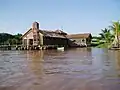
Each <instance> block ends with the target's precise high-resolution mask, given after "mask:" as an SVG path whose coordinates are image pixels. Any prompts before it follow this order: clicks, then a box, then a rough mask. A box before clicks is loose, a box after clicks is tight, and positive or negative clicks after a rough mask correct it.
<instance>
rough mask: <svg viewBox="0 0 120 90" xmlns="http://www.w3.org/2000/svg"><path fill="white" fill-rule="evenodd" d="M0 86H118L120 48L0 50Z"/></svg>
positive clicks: (66, 89)
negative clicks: (115, 49)
mask: <svg viewBox="0 0 120 90" xmlns="http://www.w3.org/2000/svg"><path fill="white" fill-rule="evenodd" d="M0 90H120V51H119V50H118V51H112V50H107V49H100V48H77V49H70V50H66V51H56V50H46V51H0Z"/></svg>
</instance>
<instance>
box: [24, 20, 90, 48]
mask: <svg viewBox="0 0 120 90" xmlns="http://www.w3.org/2000/svg"><path fill="white" fill-rule="evenodd" d="M91 37H92V36H91V34H90V33H89V34H88V33H86V34H72V35H68V34H67V33H66V32H64V31H62V30H42V29H41V28H40V26H39V23H38V22H34V23H33V24H32V28H30V29H29V30H28V31H27V32H26V33H25V34H24V35H23V36H22V46H23V47H25V48H27V49H32V48H41V47H45V48H47V47H69V46H70V47H75V46H79V47H81V46H90V44H91Z"/></svg>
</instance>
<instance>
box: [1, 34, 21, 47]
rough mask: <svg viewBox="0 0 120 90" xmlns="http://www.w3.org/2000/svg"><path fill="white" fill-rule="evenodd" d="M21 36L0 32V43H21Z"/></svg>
mask: <svg viewBox="0 0 120 90" xmlns="http://www.w3.org/2000/svg"><path fill="white" fill-rule="evenodd" d="M21 36H22V34H16V35H11V34H8V33H0V45H19V44H21Z"/></svg>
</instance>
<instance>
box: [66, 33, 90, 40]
mask: <svg viewBox="0 0 120 90" xmlns="http://www.w3.org/2000/svg"><path fill="white" fill-rule="evenodd" d="M88 37H92V36H91V33H83V34H70V35H67V38H75V39H77V38H88Z"/></svg>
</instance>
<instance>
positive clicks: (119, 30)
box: [109, 21, 120, 47]
mask: <svg viewBox="0 0 120 90" xmlns="http://www.w3.org/2000/svg"><path fill="white" fill-rule="evenodd" d="M109 27H110V30H111V31H112V32H113V35H114V41H113V44H114V45H115V46H117V47H119V42H120V40H119V35H120V22H119V21H117V22H113V23H112V25H111V26H109Z"/></svg>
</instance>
